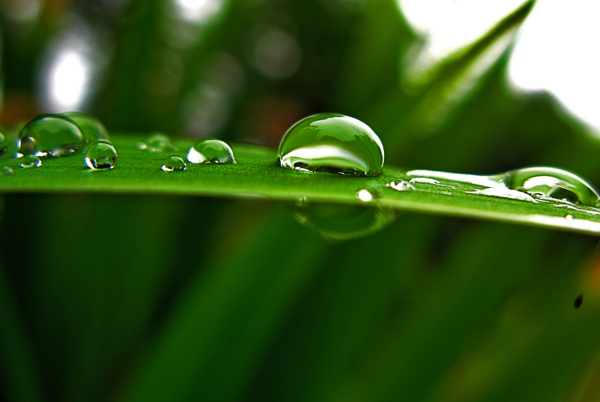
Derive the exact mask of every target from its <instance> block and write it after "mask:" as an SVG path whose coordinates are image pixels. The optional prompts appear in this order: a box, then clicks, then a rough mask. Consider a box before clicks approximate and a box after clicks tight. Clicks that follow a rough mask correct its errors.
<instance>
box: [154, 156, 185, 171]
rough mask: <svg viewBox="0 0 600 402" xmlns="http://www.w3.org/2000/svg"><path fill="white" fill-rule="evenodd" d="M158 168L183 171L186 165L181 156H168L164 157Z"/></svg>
mask: <svg viewBox="0 0 600 402" xmlns="http://www.w3.org/2000/svg"><path fill="white" fill-rule="evenodd" d="M160 169H161V170H164V171H165V172H183V171H184V170H186V169H187V165H186V164H185V161H184V160H183V158H181V157H179V156H169V157H168V158H167V159H165V161H164V163H163V164H162V166H161V167H160Z"/></svg>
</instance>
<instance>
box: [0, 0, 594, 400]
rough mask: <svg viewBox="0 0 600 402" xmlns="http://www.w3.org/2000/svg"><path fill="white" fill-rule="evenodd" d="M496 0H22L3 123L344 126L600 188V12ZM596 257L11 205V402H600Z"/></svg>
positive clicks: (448, 238)
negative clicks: (541, 168) (557, 172)
mask: <svg viewBox="0 0 600 402" xmlns="http://www.w3.org/2000/svg"><path fill="white" fill-rule="evenodd" d="M480 3H481V4H480ZM487 3H492V2H486V4H485V5H483V2H477V1H475V0H473V1H467V0H462V1H442V0H440V1H417V0H398V1H394V0H346V1H344V0H302V1H300V0H196V1H193V0H147V1H142V0H97V1H93V2H90V1H83V0H81V1H76V0H46V1H44V0H27V1H25V0H3V1H2V2H0V28H1V32H2V77H3V79H2V91H3V101H2V111H1V115H0V121H1V122H2V124H3V126H4V128H10V127H13V126H14V125H17V126H18V125H19V124H22V122H23V121H27V120H28V119H31V118H32V117H34V116H35V115H36V114H38V113H42V112H66V111H71V110H80V111H85V112H88V113H91V114H93V115H95V116H97V117H99V118H100V119H101V120H102V121H103V122H104V123H105V124H106V126H107V127H108V128H109V130H111V131H123V132H142V133H150V132H165V133H167V134H168V135H170V136H174V137H175V136H188V137H207V136H212V137H219V138H223V139H226V140H234V141H249V142H257V143H261V144H265V145H268V146H271V147H275V146H277V144H278V142H279V139H280V138H281V135H282V134H283V133H284V132H285V130H286V129H287V128H288V127H289V126H290V125H291V124H292V123H294V122H295V121H296V120H298V119H300V118H302V117H304V116H306V115H308V114H311V113H316V112H337V113H344V114H348V115H352V116H354V117H356V118H359V119H361V120H363V121H364V122H366V123H367V124H369V125H370V126H371V127H373V128H374V130H375V131H376V132H377V133H378V134H379V136H380V137H381V139H382V141H383V143H384V146H385V148H386V163H391V164H394V165H399V166H404V167H410V168H425V169H434V170H446V171H455V172H469V173H496V172H500V171H504V170H509V169H514V168H517V167H522V166H528V165H551V166H557V167H561V168H565V169H568V170H571V171H574V172H577V173H579V174H581V175H582V176H583V177H585V178H586V179H588V180H589V181H590V182H592V183H600V162H599V159H598V158H597V154H598V152H599V150H600V144H599V143H598V136H597V135H596V134H595V131H594V128H595V129H597V128H598V122H597V120H595V117H597V116H596V114H595V113H594V112H593V111H594V110H598V100H597V97H595V98H594V97H593V96H592V97H590V96H588V95H589V94H592V95H593V94H596V93H597V92H598V91H597V86H598V85H599V84H598V83H599V82H600V80H599V79H598V77H597V74H596V75H594V74H593V73H594V72H597V71H598V69H597V68H594V67H593V66H596V64H594V63H595V61H597V58H596V59H593V57H594V54H595V53H597V52H594V51H593V49H594V48H593V45H592V44H591V43H589V42H590V40H593V39H594V38H597V31H594V29H596V30H597V27H596V26H595V25H596V24H594V22H593V20H592V17H593V16H594V15H597V10H598V7H597V6H596V8H594V9H592V8H591V4H593V3H592V2H587V3H586V2H581V4H580V3H577V4H576V5H575V4H569V5H566V4H564V2H553V1H552V0H539V1H537V2H535V3H534V2H532V1H510V2H506V1H495V2H493V3H494V6H492V5H491V4H487ZM558 4H560V6H558ZM579 7H581V8H579ZM585 7H590V8H585ZM552 10H554V11H556V10H558V11H559V13H558V14H556V13H555V14H552V13H550V11H552ZM548 13H550V14H548ZM543 21H545V24H546V26H547V25H548V24H551V25H552V30H551V31H552V32H553V34H552V35H548V34H547V35H542V36H541V37H540V35H538V36H537V39H536V35H535V30H537V32H543V31H541V29H542V28H539V24H540V23H541V22H543ZM536 24H537V26H538V28H536ZM542 25H543V24H542ZM558 27H560V29H558ZM544 29H547V28H544ZM532 32H533V33H532ZM532 38H533V39H532ZM574 38H576V39H574ZM531 41H533V42H531ZM528 44H529V45H528ZM544 49H550V51H549V52H546V55H548V57H550V58H543V57H542V56H540V55H537V53H534V50H544ZM577 49H579V50H577ZM513 52H514V54H513ZM531 60H535V61H536V63H535V64H533V63H532V62H531ZM544 60H547V61H544ZM594 60H595V61H594ZM558 61H564V62H566V64H561V65H560V66H561V67H560V68H562V69H563V70H560V71H561V73H551V74H548V72H549V71H556V70H552V69H551V67H552V68H554V67H558V66H559V64H558ZM523 65H526V66H527V67H528V71H527V73H524V72H523V70H521V68H522V66H523ZM588 67H589V68H588ZM509 77H510V78H509ZM528 77H533V78H539V82H530V81H528V79H529V78H528ZM565 77H566V78H569V79H570V80H573V81H571V82H573V83H574V82H577V84H569V83H567V84H560V85H559V83H560V82H564V81H561V80H562V79H563V78H565ZM575 80H577V81H575ZM516 87H519V88H524V89H543V90H550V91H552V94H549V93H548V92H535V93H529V92H517V91H516V90H515V88H516ZM565 88H567V89H569V90H570V91H569V93H568V94H566V92H565V91H566V89H565ZM557 100H558V101H557ZM594 102H595V103H594ZM578 105H584V106H578ZM584 109H585V110H584ZM589 110H592V112H589ZM567 111H568V112H567ZM574 115H575V116H576V117H574ZM596 243H597V240H596V239H593V238H587V237H583V236H579V235H573V234H564V233H554V232H548V231H543V230H540V229H531V228H520V227H509V226H506V225H503V224H493V223H481V222H472V221H464V220H459V219H449V218H437V217H430V216H421V215H416V214H405V215H403V216H401V217H399V219H397V221H396V223H394V224H392V225H389V226H387V227H386V228H384V229H383V230H381V231H380V232H379V233H377V234H374V235H372V236H370V237H364V238H361V239H356V240H349V241H346V242H331V241H327V240H325V239H324V238H323V237H322V236H320V235H319V234H318V233H315V232H314V231H312V230H309V229H307V228H305V227H302V226H299V225H298V224H297V223H296V222H295V221H294V220H293V218H292V214H291V207H290V206H286V205H278V204H275V203H269V202H266V201H256V200H246V201H231V200H224V199H205V198H192V197H187V198H186V197H167V196H160V197H159V196H151V195H147V196H109V195H90V194H86V195H83V194H81V195H58V194H48V195H33V194H19V195H4V196H3V208H2V226H1V230H0V256H1V263H2V264H1V265H0V395H1V396H2V398H3V399H4V400H13V401H44V400H49V401H53V400H56V401H82V400H85V401H105V400H120V401H133V400H139V401H142V400H144V401H147V400H169V401H188V400H189V401H197V400H205V401H213V400H214V401H225V400H259V401H264V400H286V401H388V400H389V401H398V400H410V401H417V400H444V401H447V400H457V401H465V400H489V401H495V400H498V401H506V400H514V401H519V400H522V401H538V400H539V401H548V400H561V401H562V400H566V401H591V400H597V399H598V395H599V393H600V389H598V385H597V384H598V383H600V365H599V363H598V362H599V358H600V341H599V340H600V323H599V319H600V297H599V296H600V264H599V263H598V262H597V261H596V260H595V258H594V250H595V247H596ZM590 272H591V274H590ZM588 277H589V278H590V280H589V284H587V278H588ZM583 288H586V300H585V302H584V305H583V306H582V307H581V309H579V310H574V309H573V308H572V302H573V299H574V298H575V296H576V295H577V294H578V293H579V292H580V291H581V290H582V289H583Z"/></svg>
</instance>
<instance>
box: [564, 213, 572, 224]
mask: <svg viewBox="0 0 600 402" xmlns="http://www.w3.org/2000/svg"><path fill="white" fill-rule="evenodd" d="M565 219H566V220H568V221H569V222H572V221H573V215H565Z"/></svg>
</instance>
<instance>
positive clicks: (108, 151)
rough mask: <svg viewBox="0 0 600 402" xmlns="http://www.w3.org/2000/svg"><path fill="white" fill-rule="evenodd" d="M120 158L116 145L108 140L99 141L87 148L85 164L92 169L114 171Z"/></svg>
mask: <svg viewBox="0 0 600 402" xmlns="http://www.w3.org/2000/svg"><path fill="white" fill-rule="evenodd" d="M118 158H119V156H118V154H117V150H116V149H115V147H114V145H113V144H111V143H110V142H108V141H106V140H99V141H96V142H94V143H93V144H91V145H90V146H88V147H87V150H86V151H85V164H86V165H87V167H89V168H90V169H94V170H104V169H114V167H115V166H117V160H118Z"/></svg>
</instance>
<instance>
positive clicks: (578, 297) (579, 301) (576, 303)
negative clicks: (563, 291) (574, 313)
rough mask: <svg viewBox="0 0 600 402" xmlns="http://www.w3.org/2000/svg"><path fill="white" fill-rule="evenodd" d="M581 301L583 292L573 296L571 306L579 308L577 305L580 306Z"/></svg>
mask: <svg viewBox="0 0 600 402" xmlns="http://www.w3.org/2000/svg"><path fill="white" fill-rule="evenodd" d="M582 303H583V293H582V294H580V295H579V296H577V297H576V298H575V302H573V307H574V308H579V307H581V304H582Z"/></svg>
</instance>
